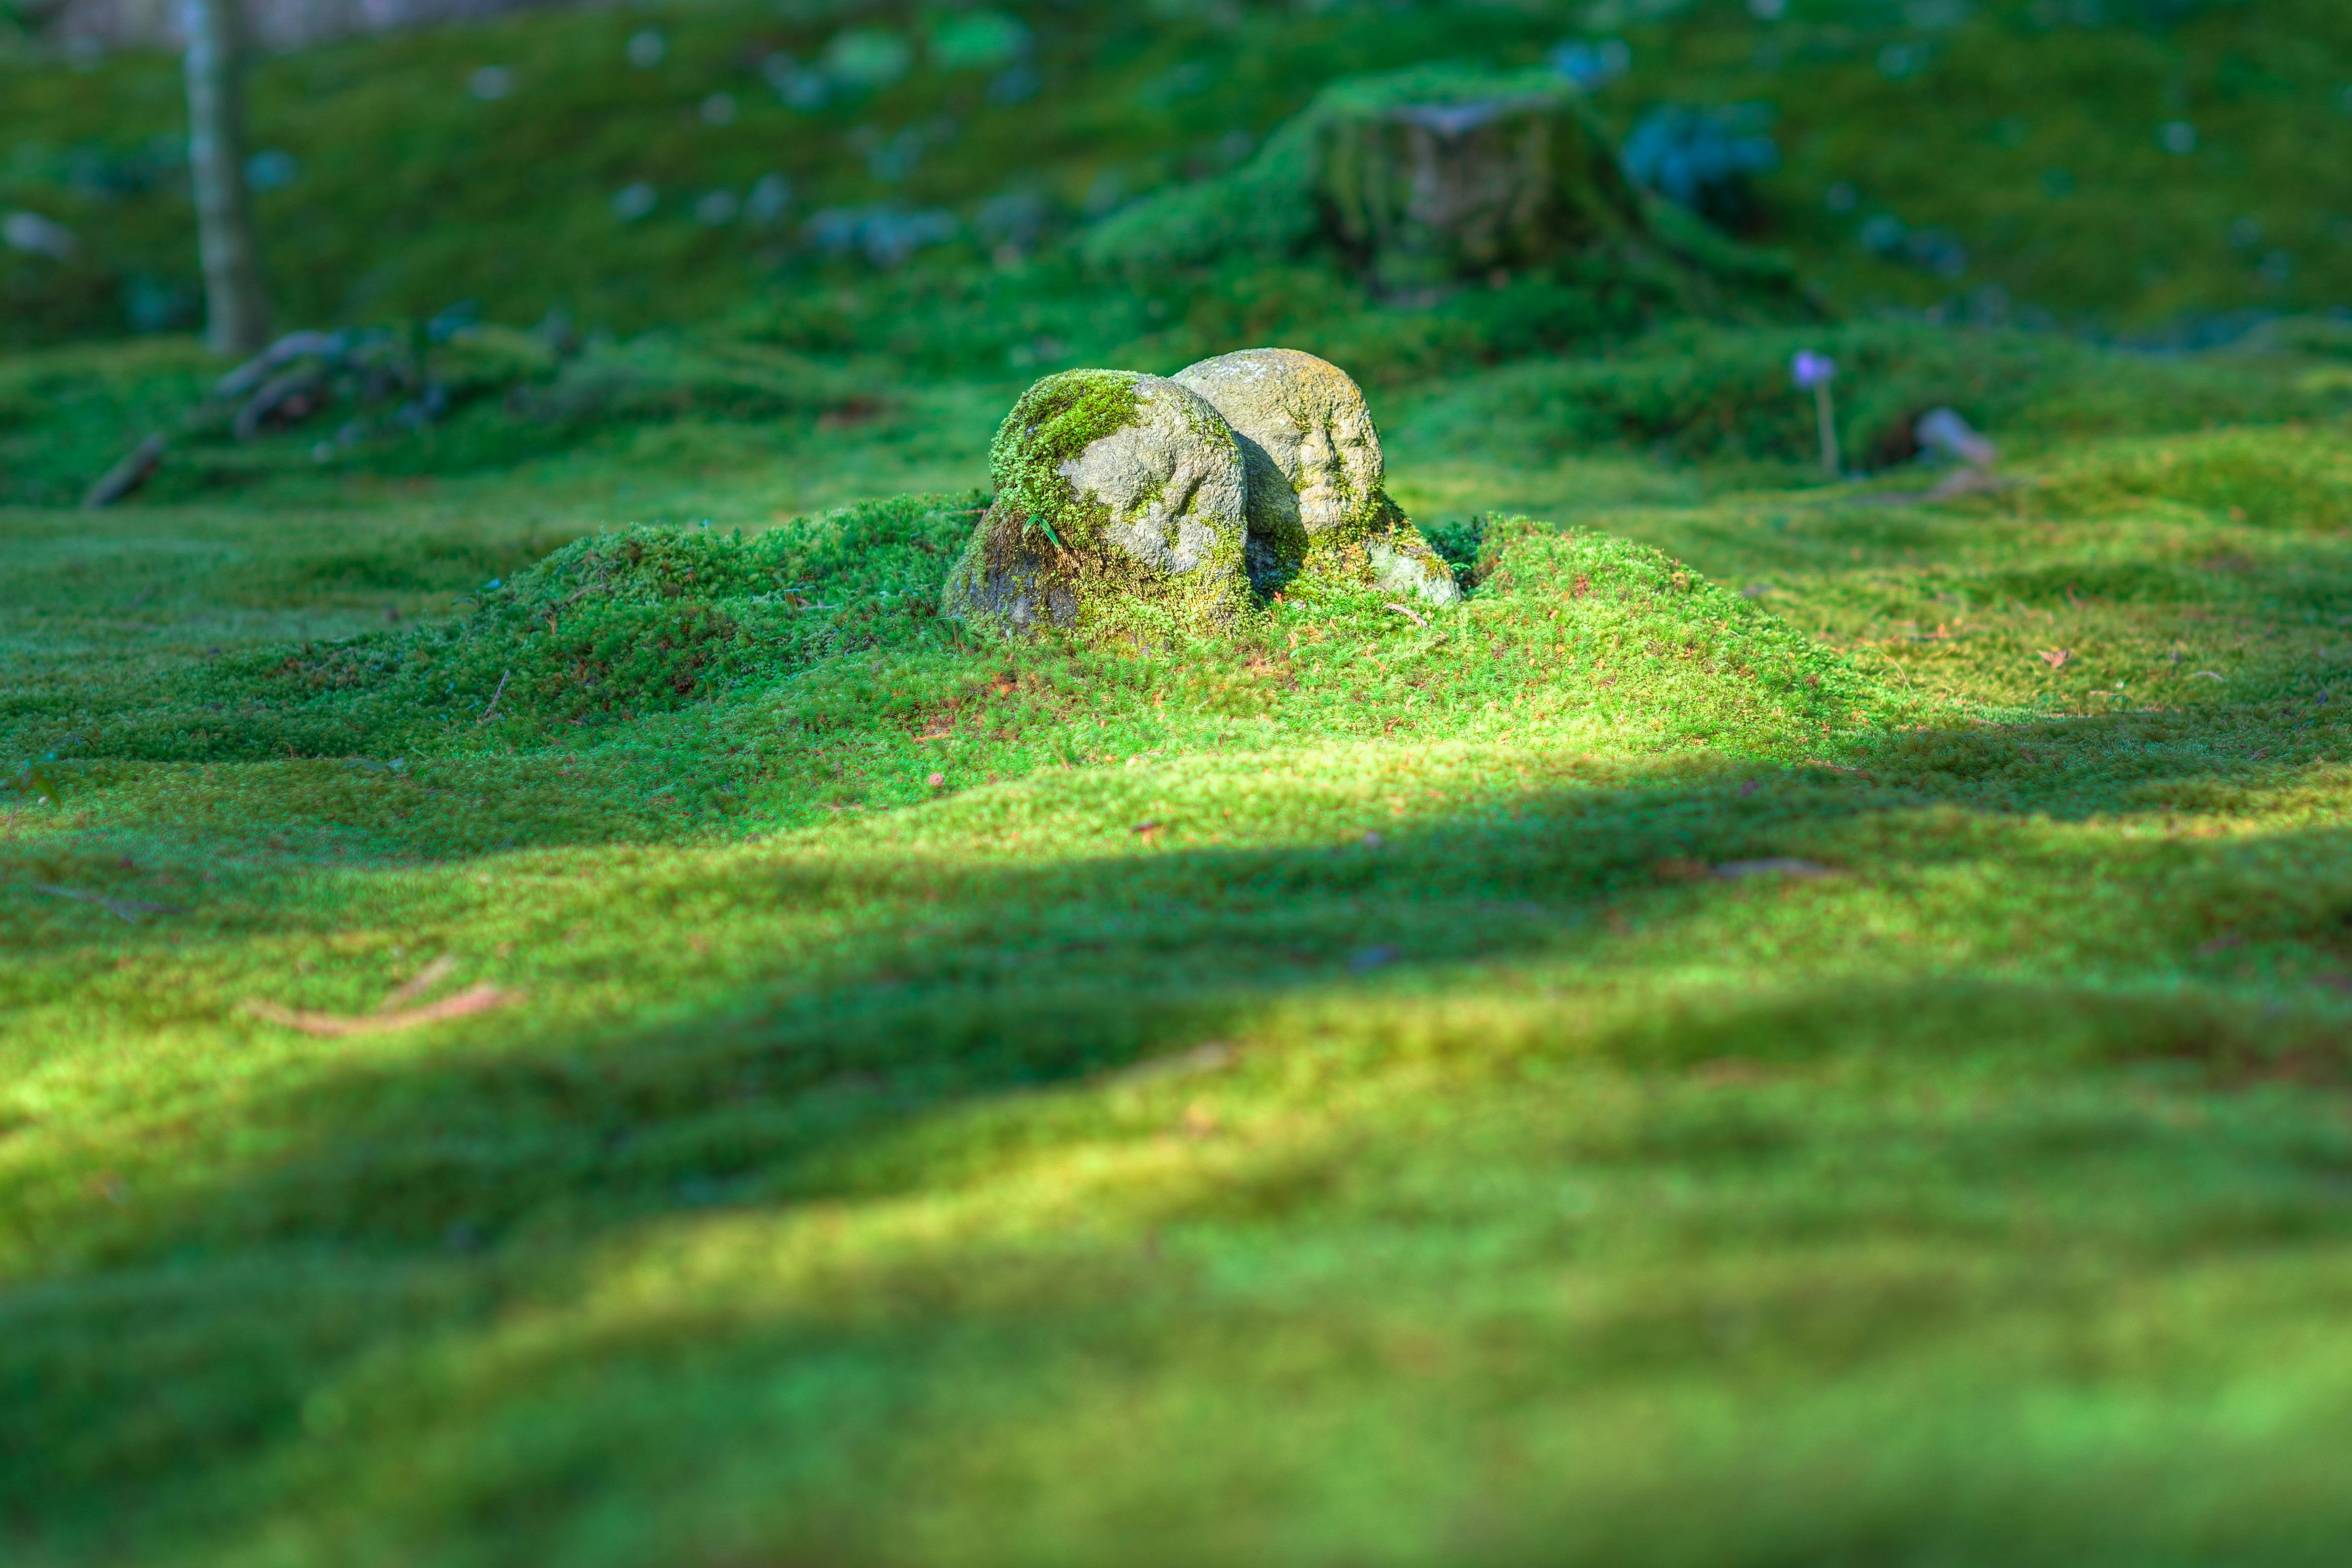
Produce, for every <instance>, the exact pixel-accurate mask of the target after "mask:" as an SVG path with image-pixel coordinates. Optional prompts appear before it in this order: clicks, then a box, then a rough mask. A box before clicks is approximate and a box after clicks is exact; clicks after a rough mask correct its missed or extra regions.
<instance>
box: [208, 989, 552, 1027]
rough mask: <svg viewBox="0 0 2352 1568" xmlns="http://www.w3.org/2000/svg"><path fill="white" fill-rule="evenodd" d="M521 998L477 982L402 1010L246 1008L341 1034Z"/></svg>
mask: <svg viewBox="0 0 2352 1568" xmlns="http://www.w3.org/2000/svg"><path fill="white" fill-rule="evenodd" d="M521 1000H522V995H521V993H520V992H515V991H501V990H499V988H498V987H497V986H495V985H476V986H473V987H471V988H469V989H467V990H464V991H460V992H458V993H457V994H456V995H455V996H445V997H443V998H442V999H441V1000H440V1001H438V1002H436V1003H433V1004H431V1005H429V1006H424V1007H411V1008H409V1009H408V1010H407V1011H406V1012H404V1013H367V1014H362V1015H361V1016H358V1017H351V1016H346V1015H343V1014H341V1013H306V1012H303V1011H301V1010H299V1009H298V1008H293V1007H280V1006H279V1005H278V1004H276V1003H275V1002H262V1001H257V1000H247V1002H246V1004H245V1010H246V1011H247V1012H248V1013H250V1014H252V1015H253V1016H255V1017H257V1018H263V1019H267V1020H268V1022H270V1023H272V1024H283V1025H285V1026H287V1027H288V1028H289V1029H299V1030H300V1031H301V1032H302V1033H304V1034H306V1035H319V1036H322V1037H343V1036H346V1035H381V1034H389V1033H391V1032H392V1031H393V1030H395V1029H413V1028H415V1027H416V1026H418V1025H420V1024H437V1023H439V1022H441V1021H442V1020H443V1019H445V1018H464V1017H469V1016H472V1015H474V1014H476V1013H487V1012H488V1011H489V1010H490V1009H491V1008H493V1007H503V1006H505V1005H508V1004H509V1003H510V1002H520V1001H521Z"/></svg>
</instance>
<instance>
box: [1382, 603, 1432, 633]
mask: <svg viewBox="0 0 2352 1568" xmlns="http://www.w3.org/2000/svg"><path fill="white" fill-rule="evenodd" d="M1386 607H1387V608H1389V609H1391V610H1394V611H1395V612H1396V613H1397V614H1398V615H1400V616H1403V617H1404V618H1405V619H1406V620H1409V621H1411V622H1412V624H1413V625H1414V626H1420V627H1421V628H1423V630H1427V629H1428V626H1429V623H1428V622H1427V621H1424V620H1423V619H1422V618H1421V616H1418V615H1416V614H1415V613H1413V611H1412V610H1411V609H1410V608H1408V607H1406V606H1405V605H1388V606H1386Z"/></svg>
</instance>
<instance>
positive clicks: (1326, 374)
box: [1175, 348, 1459, 604]
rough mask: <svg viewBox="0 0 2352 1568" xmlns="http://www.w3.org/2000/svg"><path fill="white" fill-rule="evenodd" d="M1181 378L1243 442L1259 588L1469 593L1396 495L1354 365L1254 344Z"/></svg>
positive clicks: (1433, 595) (1253, 570)
mask: <svg viewBox="0 0 2352 1568" xmlns="http://www.w3.org/2000/svg"><path fill="white" fill-rule="evenodd" d="M1175 381H1176V384H1178V385H1180V386H1184V387H1189V388H1191V389H1192V390H1193V391H1195V392H1197V393H1199V394H1200V395H1201V396H1202V398H1203V399H1205V400H1206V401H1207V402H1208V403H1210V404H1211V405H1213V406H1214V407H1215V409H1216V411H1217V413H1218V414H1219V415H1221V416H1223V418H1224V421H1225V423H1226V424H1228V425H1229V426H1232V427H1233V431H1234V437H1235V438H1236V440H1237V441H1238V443H1239V445H1240V447H1241V451H1242V458H1243V464H1244V472H1245V475H1246V479H1247V483H1248V487H1249V499H1248V518H1249V544H1248V553H1247V560H1248V563H1249V570H1250V576H1251V578H1252V579H1253V581H1255V583H1256V584H1257V585H1258V587H1259V589H1260V591H1261V592H1268V591H1272V590H1273V589H1276V588H1278V587H1281V586H1284V585H1286V584H1289V583H1290V582H1292V581H1293V580H1294V579H1297V578H1298V577H1299V576H1301V575H1302V574H1305V575H1307V576H1308V577H1310V578H1320V579H1322V580H1325V581H1329V582H1334V583H1349V584H1359V585H1361V584H1377V585H1379V586H1381V587H1384V588H1386V589H1388V590H1389V591H1390V592H1392V593H1399V594H1411V595H1415V596H1417V597H1419V598H1422V599H1424V600H1426V601H1428V602H1430V603H1433V604H1450V603H1452V602H1453V601H1454V599H1455V598H1457V597H1459V592H1458V590H1457V589H1456V587H1455V585H1454V574H1453V572H1452V571H1451V569H1450V568H1448V567H1447V566H1446V565H1445V563H1444V562H1443V561H1442V560H1440V559H1439V557H1438V555H1437V553H1436V552H1434V551H1433V550H1432V549H1430V547H1429V545H1428V543H1427V542H1426V541H1424V540H1423V538H1422V537H1421V534H1420V532H1419V531H1417V530H1416V529H1414V527H1413V526H1412V523H1411V522H1410V521H1407V520H1406V518H1405V516H1404V514H1403V512H1402V511H1401V510H1398V508H1397V506H1396V504H1395V503H1394V502H1393V501H1391V500H1389V497H1388V492H1387V490H1386V489H1384V488H1383V481H1384V479H1385V478H1386V465H1385V463H1384V461H1383V459H1382V458H1381V433H1380V430H1379V428H1378V427H1377V426H1374V424H1373V423H1372V411H1371V408H1370V405H1368V404H1367V403H1366V402H1365V401H1364V394H1363V390H1362V389H1361V388H1360V387H1359V386H1357V384H1355V382H1354V380H1353V379H1352V378H1350V377H1349V374H1348V373H1347V372H1345V371H1343V370H1341V369H1340V368H1339V366H1338V365H1335V364H1333V363H1330V362H1329V361H1328V360H1323V359H1318V358H1317V357H1315V356H1314V355H1313V354H1310V353H1301V352H1299V351H1298V350H1297V349H1274V348H1269V349H1244V350H1243V351H1241V352H1240V353H1229V354H1220V355H1218V356H1217V357H1216V358H1214V359H1207V360H1202V361H1201V362H1200V363H1198V364H1193V365H1188V366H1186V367H1185V368H1184V369H1183V370H1181V371H1179V372H1178V373H1177V374H1176V376H1175Z"/></svg>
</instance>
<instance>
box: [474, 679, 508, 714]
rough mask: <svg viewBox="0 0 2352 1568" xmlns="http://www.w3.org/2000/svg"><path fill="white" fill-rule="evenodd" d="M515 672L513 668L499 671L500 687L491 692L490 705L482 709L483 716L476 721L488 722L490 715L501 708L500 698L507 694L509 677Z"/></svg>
mask: <svg viewBox="0 0 2352 1568" xmlns="http://www.w3.org/2000/svg"><path fill="white" fill-rule="evenodd" d="M513 673H514V671H513V670H511V669H502V670H500V671H499V689H497V690H496V691H493V692H491V693H490V705H489V706H488V708H485V709H483V710H482V716H481V717H480V718H478V719H477V720H475V721H474V722H475V723H477V724H487V723H488V722H489V721H490V715H491V714H493V713H495V712H497V711H498V710H499V698H501V697H504V696H505V695H506V694H507V677H508V676H509V675H512V674H513Z"/></svg>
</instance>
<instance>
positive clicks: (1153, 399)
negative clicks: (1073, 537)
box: [1059, 376, 1245, 574]
mask: <svg viewBox="0 0 2352 1568" xmlns="http://www.w3.org/2000/svg"><path fill="white" fill-rule="evenodd" d="M1135 412H1136V417H1135V423H1133V424H1131V425H1129V426H1125V427H1124V428H1122V429H1119V430H1116V431H1113V432H1112V433H1111V434H1110V435H1108V436H1105V437H1102V438H1101V439H1100V440H1098V441H1096V442H1094V443H1093V444H1092V445H1090V446H1088V447H1087V448H1086V450H1084V451H1083V452H1080V453H1079V454H1078V455H1077V456H1076V457H1075V458H1071V459H1070V460H1069V461H1068V462H1066V463H1064V464H1063V465H1062V466H1061V468H1060V470H1059V471H1060V473H1061V475H1062V477H1063V478H1064V479H1067V480H1069V481H1070V485H1071V488H1072V489H1075V490H1076V491H1077V493H1078V494H1079V495H1080V496H1082V497H1085V498H1086V499H1087V500H1093V501H1097V502H1099V503H1100V504H1101V505H1102V506H1103V507H1104V508H1105V509H1106V510H1108V512H1109V517H1108V521H1106V522H1105V524H1104V528H1103V533H1104V537H1105V538H1107V539H1108V540H1109V541H1110V542H1112V543H1113V544H1115V545H1117V546H1118V548H1119V549H1121V550H1123V551H1125V552H1127V553H1128V554H1129V555H1131V556H1133V557H1134V558H1135V559H1136V560H1137V561H1139V562H1140V563H1143V564H1144V565H1146V566H1150V567H1153V568H1156V569H1157V570H1159V571H1161V572H1166V573H1170V574H1183V573H1187V572H1191V571H1192V570H1193V569H1195V568H1196V567H1199V566H1200V565H1202V563H1204V562H1208V561H1211V560H1213V559H1217V558H1220V557H1223V556H1230V555H1237V553H1238V544H1239V542H1240V540H1241V537H1242V531H1243V498H1244V493H1245V492H1244V469H1243V465H1242V461H1241V454H1240V452H1239V451H1238V450H1236V449H1235V447H1234V440H1233V437H1232V436H1231V434H1230V433H1229V432H1228V431H1227V430H1226V429H1225V426H1224V422H1223V420H1221V419H1219V418H1218V417H1217V411H1216V410H1215V409H1213V408H1212V407H1210V406H1209V405H1207V404H1206V403H1205V402H1203V401H1202V399H1201V397H1200V396H1199V395H1197V394H1195V393H1193V392H1192V391H1190V390H1188V389H1186V388H1184V387H1181V386H1178V385H1176V384H1173V383H1171V382H1167V381H1162V380H1160V378H1159V377H1157V376H1146V377H1144V378H1143V379H1142V380H1139V381H1138V382H1137V383H1136V384H1135ZM1221 542H1222V543H1229V544H1231V545H1232V546H1234V548H1231V549H1223V550H1221V549H1220V548H1219V546H1220V544H1221Z"/></svg>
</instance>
